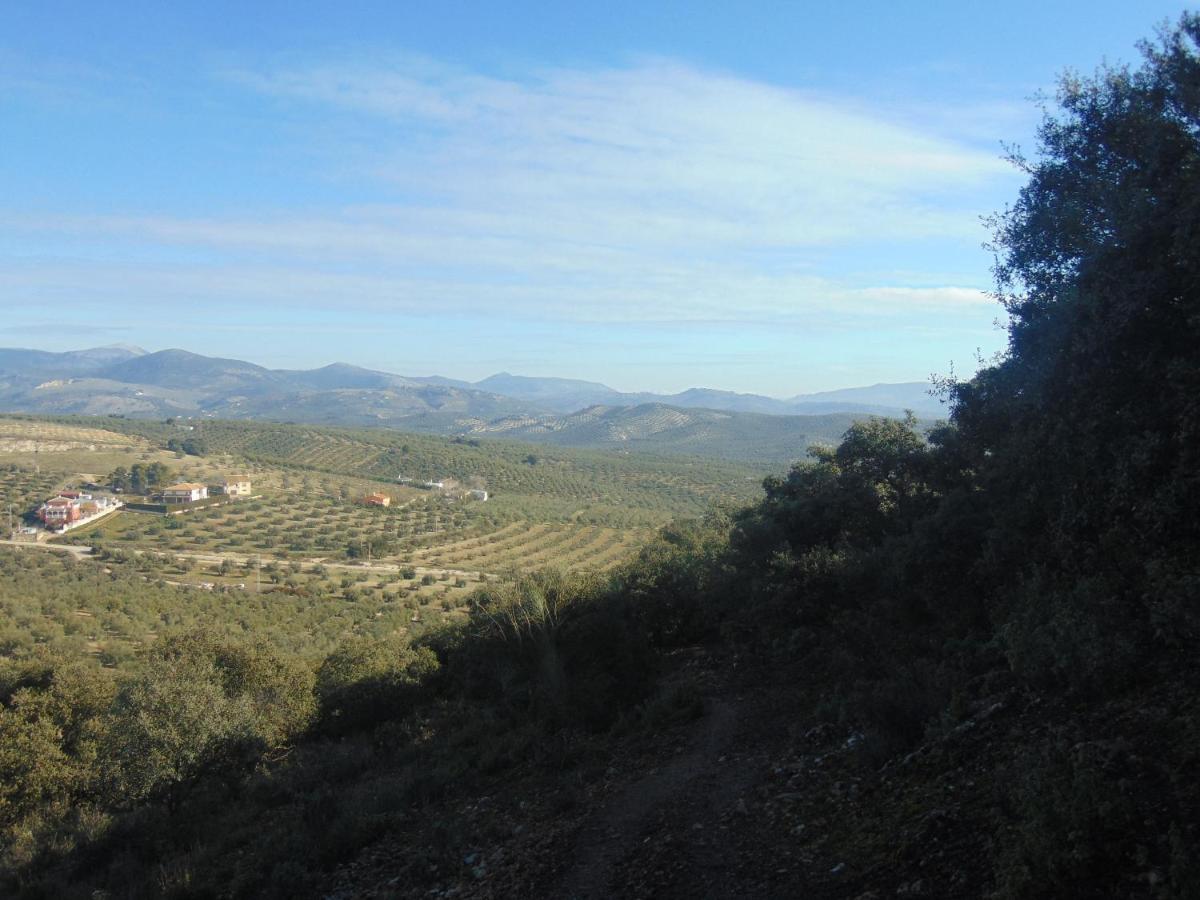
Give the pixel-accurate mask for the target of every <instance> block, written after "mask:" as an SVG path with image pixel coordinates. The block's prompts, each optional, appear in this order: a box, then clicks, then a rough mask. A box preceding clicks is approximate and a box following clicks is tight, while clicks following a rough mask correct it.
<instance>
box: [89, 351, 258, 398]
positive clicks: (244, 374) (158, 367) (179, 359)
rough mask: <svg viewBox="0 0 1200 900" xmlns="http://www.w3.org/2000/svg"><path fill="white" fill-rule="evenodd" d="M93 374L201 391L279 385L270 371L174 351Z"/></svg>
mask: <svg viewBox="0 0 1200 900" xmlns="http://www.w3.org/2000/svg"><path fill="white" fill-rule="evenodd" d="M95 374H96V375H97V377H101V378H105V379H108V380H110V381H120V382H124V383H126V384H145V385H153V386H154V387H162V388H176V389H183V390H203V391H211V390H213V389H214V388H220V389H233V388H242V389H245V388H250V389H253V390H264V389H267V388H269V387H270V386H272V385H274V384H277V383H279V381H280V379H279V378H278V377H277V376H276V375H275V374H274V373H273V372H272V371H271V370H270V369H265V368H263V367H262V366H256V365H254V364H253V363H248V362H244V361H243V360H240V359H221V358H219V357H212V356H201V355H200V354H198V353H190V352H188V351H187V350H174V349H173V350H159V351H158V352H157V353H147V354H145V355H144V356H137V357H134V358H132V359H127V360H124V361H122V362H118V363H116V364H114V365H111V366H107V367H105V368H104V369H101V370H99V371H97V372H96V373H95Z"/></svg>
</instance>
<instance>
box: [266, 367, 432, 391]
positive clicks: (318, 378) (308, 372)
mask: <svg viewBox="0 0 1200 900" xmlns="http://www.w3.org/2000/svg"><path fill="white" fill-rule="evenodd" d="M275 374H276V375H278V376H280V378H282V379H283V380H284V381H286V382H287V383H288V384H290V385H295V386H296V387H302V388H310V389H312V390H339V389H345V388H375V389H379V390H385V389H387V388H395V387H414V386H416V385H417V384H419V383H420V382H418V381H417V380H416V379H412V378H405V377H403V376H401V375H392V374H389V373H388V372H376V371H374V370H372V369H363V368H360V367H359V366H352V365H349V364H348V363H332V364H330V365H328V366H324V367H322V368H320V369H300V370H288V369H276V370H275Z"/></svg>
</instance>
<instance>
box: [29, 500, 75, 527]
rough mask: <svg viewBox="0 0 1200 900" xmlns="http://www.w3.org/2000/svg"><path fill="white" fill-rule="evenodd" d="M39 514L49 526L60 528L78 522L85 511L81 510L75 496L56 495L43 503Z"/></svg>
mask: <svg viewBox="0 0 1200 900" xmlns="http://www.w3.org/2000/svg"><path fill="white" fill-rule="evenodd" d="M38 516H39V518H41V520H42V521H43V522H45V523H46V525H47V526H48V527H50V528H58V527H61V526H63V525H70V524H71V523H72V522H78V521H79V520H80V518H82V516H83V513H82V512H80V510H79V503H78V502H77V501H76V500H75V499H74V498H71V497H55V498H54V499H53V500H47V501H46V502H45V503H43V504H42V506H41V508H40V509H39V510H38Z"/></svg>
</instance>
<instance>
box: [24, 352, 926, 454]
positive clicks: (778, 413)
mask: <svg viewBox="0 0 1200 900" xmlns="http://www.w3.org/2000/svg"><path fill="white" fill-rule="evenodd" d="M140 349H141V348H118V347H108V348H93V349H91V350H79V351H68V352H66V353H51V352H48V351H41V350H26V349H20V348H7V349H4V348H0V410H5V411H9V412H26V413H42V414H57V415H61V414H72V415H121V416H129V417H132V418H174V417H195V418H227V419H255V420H268V421H295V422H305V423H309V424H321V425H353V426H362V427H387V428H396V429H402V430H408V431H414V432H420V433H432V434H443V435H447V436H487V437H495V438H510V439H518V440H533V441H538V442H541V443H546V444H553V445H557V446H573V447H588V448H601V449H603V448H608V449H620V450H633V449H636V450H640V451H646V452H658V453H668V454H686V455H696V456H709V457H717V458H727V459H738V460H749V461H754V462H763V463H772V464H778V463H785V462H791V461H794V460H795V459H797V458H799V457H801V456H803V454H804V451H805V448H806V447H807V446H808V445H809V444H810V443H836V441H837V439H838V437H839V436H840V434H841V433H842V432H843V431H845V429H846V428H847V427H849V425H850V424H851V422H852V421H853V420H854V418H855V417H861V416H863V415H868V414H871V415H891V416H899V415H901V414H902V412H903V409H904V408H912V407H913V406H915V405H916V404H914V403H907V402H905V401H907V400H911V399H912V398H913V397H918V395H919V394H920V395H923V392H924V390H925V386H924V385H922V384H919V383H910V384H901V385H875V386H872V387H870V388H849V389H845V390H844V391H842V392H829V393H831V394H835V395H839V396H828V395H799V396H797V397H793V398H791V399H790V400H779V399H776V398H771V397H763V396H760V395H756V394H739V393H736V392H733V391H721V390H716V389H711V388H690V389H688V390H686V391H681V392H679V393H677V394H655V393H651V392H636V393H632V392H621V391H616V390H614V389H612V388H610V387H608V386H607V385H603V384H600V383H598V382H589V381H581V380H578V379H570V378H542V377H535V376H523V375H513V374H511V373H507V372H498V373H496V374H495V375H491V376H489V377H488V378H484V379H481V380H480V381H477V382H464V381H458V380H455V379H450V378H444V377H442V376H424V377H407V376H404V375H398V374H394V373H390V372H383V371H378V370H374V369H367V368H363V367H361V366H355V365H352V364H350V363H345V362H334V363H330V364H328V365H325V366H322V367H319V368H315V369H294V370H293V369H268V368H266V367H264V366H260V365H257V364H255V363H251V362H247V361H245V360H239V359H232V358H222V357H209V356H204V355H202V354H198V353H193V352H191V351H187V350H182V349H179V348H170V349H166V350H158V351H154V352H145V351H142V352H137V351H139V350H140ZM841 395H844V396H845V399H839V397H840V396H841ZM878 397H883V398H885V399H888V400H890V401H891V404H883V403H878V402H872V398H878ZM806 398H815V399H806ZM918 411H919V412H920V413H921V414H922V415H923V416H925V417H926V418H933V417H935V416H936V415H937V412H936V410H935V408H934V407H932V406H930V405H926V406H925V407H923V408H921V409H919V410H918Z"/></svg>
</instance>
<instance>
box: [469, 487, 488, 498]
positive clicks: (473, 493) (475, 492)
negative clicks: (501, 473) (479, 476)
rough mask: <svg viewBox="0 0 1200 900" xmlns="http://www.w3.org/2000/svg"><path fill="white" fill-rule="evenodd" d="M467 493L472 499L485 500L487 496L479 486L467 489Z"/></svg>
mask: <svg viewBox="0 0 1200 900" xmlns="http://www.w3.org/2000/svg"><path fill="white" fill-rule="evenodd" d="M467 493H468V494H470V495H471V499H472V500H486V499H487V498H488V492H487V491H484V490H480V489H479V488H473V489H472V490H469V491H467Z"/></svg>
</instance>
